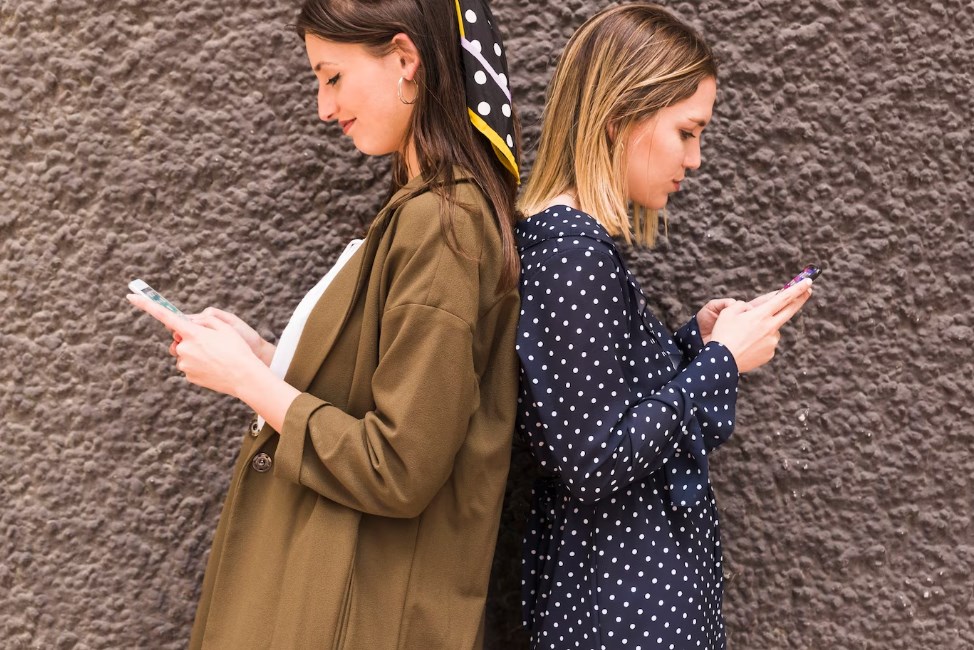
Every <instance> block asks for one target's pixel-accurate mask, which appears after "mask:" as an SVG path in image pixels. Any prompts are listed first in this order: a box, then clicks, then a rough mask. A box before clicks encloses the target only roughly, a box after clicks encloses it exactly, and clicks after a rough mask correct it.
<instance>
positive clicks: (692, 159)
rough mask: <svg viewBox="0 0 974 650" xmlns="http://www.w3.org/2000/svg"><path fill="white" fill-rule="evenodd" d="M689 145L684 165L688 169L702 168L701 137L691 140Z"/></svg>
mask: <svg viewBox="0 0 974 650" xmlns="http://www.w3.org/2000/svg"><path fill="white" fill-rule="evenodd" d="M689 142H690V146H689V147H687V151H686V156H685V157H684V159H683V166H684V167H685V168H687V169H700V162H701V160H700V138H699V137H698V138H694V139H693V140H690V141H689Z"/></svg>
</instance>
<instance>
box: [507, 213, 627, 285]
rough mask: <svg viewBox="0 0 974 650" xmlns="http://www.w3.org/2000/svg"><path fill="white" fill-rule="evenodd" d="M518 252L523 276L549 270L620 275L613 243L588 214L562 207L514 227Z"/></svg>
mask: <svg viewBox="0 0 974 650" xmlns="http://www.w3.org/2000/svg"><path fill="white" fill-rule="evenodd" d="M516 235H517V242H518V253H519V254H520V256H521V268H522V271H523V274H524V276H525V277H527V276H531V275H533V274H535V273H537V272H541V271H550V270H551V269H552V268H555V269H557V268H559V267H567V266H572V267H576V268H577V270H578V271H579V272H580V271H584V270H586V269H593V270H595V269H598V272H599V273H601V272H609V273H613V274H617V273H621V272H622V262H621V257H620V255H619V251H618V248H617V247H616V244H615V242H614V241H613V240H612V238H611V237H610V236H609V234H608V233H607V232H606V231H605V229H604V228H603V227H602V226H601V225H600V224H599V223H598V222H597V221H596V220H595V219H594V218H593V217H592V216H590V215H588V214H586V213H585V212H582V211H580V210H575V209H573V208H568V207H565V206H556V207H553V208H549V209H547V210H545V211H544V212H540V213H538V214H535V215H532V216H531V217H529V218H528V219H526V220H524V221H521V222H520V223H519V224H518V226H517V231H516Z"/></svg>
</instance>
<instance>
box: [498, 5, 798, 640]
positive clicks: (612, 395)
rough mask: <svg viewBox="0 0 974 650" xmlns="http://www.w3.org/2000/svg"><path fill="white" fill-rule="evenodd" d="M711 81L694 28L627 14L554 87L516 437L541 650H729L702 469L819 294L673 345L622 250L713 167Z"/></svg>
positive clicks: (588, 41) (768, 300)
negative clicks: (704, 143) (707, 162)
mask: <svg viewBox="0 0 974 650" xmlns="http://www.w3.org/2000/svg"><path fill="white" fill-rule="evenodd" d="M716 78H717V67H716V64H715V61H714V57H713V54H712V53H711V50H710V48H709V47H708V46H707V44H706V43H705V42H704V41H703V39H702V38H701V37H700V36H699V35H698V34H697V33H696V32H695V31H694V30H693V29H691V28H690V27H689V26H687V25H686V24H684V23H683V22H681V21H680V20H678V19H677V18H676V17H674V16H673V15H672V14H670V13H669V12H667V11H666V10H664V9H663V8H661V7H658V6H656V5H651V4H629V5H623V6H616V7H613V8H610V9H607V10H605V11H602V12H601V13H599V14H598V15H596V16H594V17H593V18H591V19H590V20H589V21H587V22H586V23H585V24H584V25H583V26H582V27H581V28H580V29H579V30H578V32H576V34H575V35H574V36H573V37H572V39H571V40H570V42H569V43H568V45H567V47H566V50H565V52H564V54H563V55H562V58H561V60H560V62H559V64H558V67H557V69H556V71H555V74H554V78H553V80H552V83H551V86H550V91H549V97H548V103H547V106H546V108H545V117H544V126H543V130H542V135H541V141H540V144H539V151H538V157H537V161H536V163H535V167H534V171H533V174H532V176H531V179H530V182H529V183H528V185H527V188H526V191H525V195H524V198H523V200H522V204H521V207H522V210H523V212H524V214H526V215H530V216H529V217H528V218H527V219H526V220H523V221H521V222H520V223H519V224H518V227H517V230H516V234H517V241H518V249H519V253H520V256H521V266H522V270H521V285H520V289H521V317H520V321H519V325H518V337H517V350H518V356H519V359H520V362H521V378H520V395H519V400H518V431H519V433H520V434H521V435H523V436H525V437H526V439H527V440H528V442H529V444H530V447H531V450H532V453H533V454H534V456H535V458H536V459H537V461H538V464H539V466H540V470H541V474H542V478H541V479H540V480H539V481H538V483H537V484H536V486H535V492H534V499H533V507H532V514H531V521H530V522H529V526H528V533H527V538H526V540H525V561H524V621H525V625H526V626H527V627H528V629H529V630H530V632H531V640H532V642H531V645H532V648H559V649H562V648H585V649H591V648H612V649H614V648H623V647H625V648H644V649H645V648H670V649H672V648H677V649H684V648H723V647H724V646H725V635H724V625H723V619H722V616H721V598H722V574H721V551H720V535H719V529H718V521H717V508H716V504H715V501H714V495H713V491H712V489H711V486H710V479H709V474H708V464H707V456H708V454H709V453H710V452H711V451H713V450H714V449H716V448H717V447H718V446H719V445H720V444H722V443H723V442H725V441H726V440H727V439H728V437H729V436H730V434H731V431H732V430H733V428H734V417H735V405H736V399H737V383H738V377H739V373H742V372H747V371H750V370H753V369H755V368H757V367H759V366H761V365H763V364H764V363H766V362H768V361H769V360H770V359H771V357H772V356H773V354H774V350H775V347H776V345H777V343H778V339H779V334H778V330H779V328H780V327H781V326H782V325H784V324H785V323H786V322H787V321H788V320H789V319H790V318H791V317H792V316H793V315H794V314H795V313H796V312H797V311H798V310H799V309H800V308H801V306H802V305H803V304H804V303H805V301H806V300H807V299H808V297H809V295H810V294H811V283H810V282H809V281H806V282H803V283H800V284H797V285H795V286H794V287H792V288H790V289H787V290H784V291H781V292H778V293H775V294H768V295H767V296H763V297H761V298H759V299H756V300H753V301H751V302H750V303H744V302H740V301H736V300H730V299H721V300H712V301H711V302H709V303H707V305H705V306H704V307H703V308H702V309H701V310H700V311H699V312H698V313H697V314H696V315H695V316H694V317H693V318H691V319H690V321H689V322H688V323H687V324H686V325H684V326H683V327H682V328H680V329H679V330H678V331H677V332H676V334H675V335H673V334H671V333H670V332H669V331H668V330H667V329H666V327H664V326H663V324H662V323H660V321H659V320H657V319H656V318H655V317H654V316H653V315H652V314H651V313H650V312H649V310H648V309H647V308H646V298H645V295H644V294H643V292H642V289H641V288H640V286H639V283H638V282H637V281H636V279H635V277H633V275H632V274H631V273H630V272H629V270H628V269H627V268H626V264H625V262H624V260H623V258H622V256H621V255H620V253H619V247H618V245H617V240H622V241H623V242H625V243H631V242H632V241H633V240H635V241H636V242H638V243H642V244H652V243H653V240H654V238H655V234H656V230H657V221H658V214H659V212H660V211H661V210H663V208H664V207H665V206H666V202H667V199H668V196H669V194H671V193H672V192H675V191H677V190H678V189H679V186H680V183H681V182H682V181H683V180H684V178H685V176H686V175H687V173H688V172H690V171H692V170H695V169H697V168H698V167H699V166H700V136H701V132H702V131H703V130H704V128H705V127H706V126H707V123H708V122H709V120H710V118H711V114H712V111H713V105H714V100H715V97H716V92H717V84H716ZM630 205H631V206H632V210H630ZM630 212H632V213H633V214H632V216H630Z"/></svg>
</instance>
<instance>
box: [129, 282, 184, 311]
mask: <svg viewBox="0 0 974 650" xmlns="http://www.w3.org/2000/svg"><path fill="white" fill-rule="evenodd" d="M129 291H131V292H132V293H138V294H141V295H143V296H145V297H146V298H148V299H149V300H151V301H152V302H154V303H156V304H159V305H162V306H163V307H165V308H166V309H168V310H169V311H171V312H172V313H174V314H178V315H179V316H182V317H183V318H185V317H186V315H185V314H184V313H183V312H181V311H179V308H178V307H176V305H174V304H172V303H171V302H169V301H168V300H166V299H165V298H163V297H162V294H161V293H159V292H158V291H156V290H155V289H153V288H152V287H150V286H149V285H147V284H146V283H145V282H143V281H142V280H139V279H135V280H132V281H131V282H129Z"/></svg>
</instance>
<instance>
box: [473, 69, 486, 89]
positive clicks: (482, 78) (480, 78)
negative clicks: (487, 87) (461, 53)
mask: <svg viewBox="0 0 974 650" xmlns="http://www.w3.org/2000/svg"><path fill="white" fill-rule="evenodd" d="M473 79H474V81H476V82H477V83H479V84H480V85H481V86H483V85H484V84H485V83H487V73H486V72H484V71H483V70H477V71H476V72H474V73H473Z"/></svg>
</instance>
